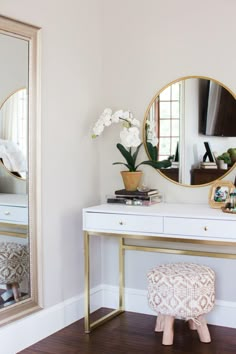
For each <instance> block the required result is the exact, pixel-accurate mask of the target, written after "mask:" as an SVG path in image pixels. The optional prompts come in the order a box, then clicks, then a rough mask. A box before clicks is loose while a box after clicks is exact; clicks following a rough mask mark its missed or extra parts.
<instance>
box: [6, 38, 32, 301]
mask: <svg viewBox="0 0 236 354" xmlns="http://www.w3.org/2000/svg"><path fill="white" fill-rule="evenodd" d="M0 48H1V53H2V54H1V57H0V76H1V89H0V95H1V99H2V102H3V103H2V104H1V106H0V162H1V163H0V185H1V187H0V214H1V216H0V218H1V219H0V222H1V223H0V308H6V307H9V306H10V305H12V304H15V303H18V302H20V301H22V300H24V299H27V298H28V297H29V296H30V282H29V279H30V278H29V274H30V273H29V271H30V267H29V264H30V260H29V238H28V191H27V186H26V184H27V180H26V174H27V163H26V161H27V146H28V137H27V132H28V129H27V125H28V124H27V121H28V116H27V112H28V97H27V96H28V95H27V88H26V87H27V86H28V81H29V76H28V72H29V62H28V52H29V43H28V41H26V40H24V39H21V38H15V37H14V36H11V35H5V34H0ZM6 73H7V75H6ZM19 86H20V87H24V88H20V89H18V87H19Z"/></svg>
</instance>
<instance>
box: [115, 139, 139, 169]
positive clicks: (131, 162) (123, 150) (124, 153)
mask: <svg viewBox="0 0 236 354" xmlns="http://www.w3.org/2000/svg"><path fill="white" fill-rule="evenodd" d="M116 147H117V149H118V150H119V151H120V153H121V155H122V156H123V157H124V158H125V160H126V162H127V164H128V165H129V166H131V167H132V171H135V162H134V159H133V157H132V155H131V153H130V152H129V151H128V150H126V148H125V147H124V146H123V145H122V144H120V143H118V144H116Z"/></svg>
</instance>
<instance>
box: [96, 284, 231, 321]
mask: <svg viewBox="0 0 236 354" xmlns="http://www.w3.org/2000/svg"><path fill="white" fill-rule="evenodd" d="M102 288H103V306H104V307H111V308H116V307H117V306H118V287H116V286H110V285H103V286H102ZM125 309H126V310H127V311H131V312H137V313H143V314H148V315H155V312H154V311H153V310H152V309H151V308H150V307H149V306H148V302H147V291H145V290H138V289H129V288H126V289H125ZM206 318H207V321H208V323H209V324H213V325H216V326H224V327H231V328H236V302H232V301H222V300H216V303H215V306H214V309H213V310H212V311H211V312H210V313H208V314H207V315H206Z"/></svg>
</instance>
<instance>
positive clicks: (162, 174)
mask: <svg viewBox="0 0 236 354" xmlns="http://www.w3.org/2000/svg"><path fill="white" fill-rule="evenodd" d="M187 79H205V80H211V81H213V82H215V83H217V84H218V85H220V86H222V87H223V88H225V89H226V90H227V91H228V92H229V93H230V94H231V95H232V96H233V97H234V99H236V94H234V92H233V91H232V90H230V89H229V88H228V87H227V86H226V85H224V84H223V83H221V82H220V81H218V80H215V79H213V78H210V77H207V76H197V75H195V76H194V75H193V76H183V77H180V78H178V79H176V80H174V81H172V82H170V83H168V84H167V85H165V86H164V87H163V88H162V89H160V90H159V91H158V92H157V93H156V94H155V96H154V97H153V98H152V100H151V101H150V103H149V105H148V107H147V109H146V111H145V115H144V120H143V142H144V148H145V151H146V154H147V156H148V158H149V159H150V154H149V152H148V149H147V144H146V122H147V119H148V115H149V112H150V109H151V106H152V105H153V103H154V101H155V100H156V99H157V98H158V96H159V95H160V94H161V93H162V92H163V91H164V90H166V89H167V88H168V87H170V86H171V85H173V84H175V83H178V82H180V81H183V80H187ZM235 166H236V163H234V164H233V165H232V166H231V167H230V169H229V170H228V171H227V172H225V173H224V174H223V175H222V176H221V177H217V178H216V179H215V180H212V181H211V182H208V183H203V184H194V185H192V184H185V183H181V182H177V181H174V180H173V179H171V178H169V177H168V176H166V175H165V174H164V173H163V172H162V171H161V170H157V172H158V173H159V174H160V175H161V176H162V177H164V178H165V179H167V180H168V181H170V182H172V183H174V184H177V185H180V186H184V187H191V188H195V187H196V188H198V187H204V186H208V185H211V184H212V183H214V182H215V181H216V180H221V179H222V178H224V177H226V176H227V175H228V174H229V173H231V172H232V171H233V169H234V168H235Z"/></svg>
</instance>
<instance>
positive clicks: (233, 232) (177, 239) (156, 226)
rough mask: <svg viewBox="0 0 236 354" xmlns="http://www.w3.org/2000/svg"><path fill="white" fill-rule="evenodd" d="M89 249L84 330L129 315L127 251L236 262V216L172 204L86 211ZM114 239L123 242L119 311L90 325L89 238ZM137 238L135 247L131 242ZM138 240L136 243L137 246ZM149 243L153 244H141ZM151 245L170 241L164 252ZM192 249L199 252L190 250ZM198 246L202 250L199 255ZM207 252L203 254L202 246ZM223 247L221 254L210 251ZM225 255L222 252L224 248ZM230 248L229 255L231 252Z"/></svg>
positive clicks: (203, 206) (107, 206)
mask: <svg viewBox="0 0 236 354" xmlns="http://www.w3.org/2000/svg"><path fill="white" fill-rule="evenodd" d="M83 230H84V248H85V331H86V332H87V333H89V332H90V331H91V330H92V329H93V328H95V327H97V326H98V325H100V324H102V323H104V322H105V321H107V320H108V319H111V318H113V317H114V316H117V315H118V314H120V313H121V312H123V311H124V252H125V250H139V251H150V252H159V253H160V252H162V253H175V254H183V255H198V256H207V257H218V258H236V214H235V215H234V214H227V213H223V212H222V211H221V210H219V209H211V208H210V207H209V206H208V205H206V204H168V203H160V204H155V205H153V206H148V207H141V206H126V205H116V204H103V205H98V206H94V207H90V208H86V209H84V210H83ZM90 235H94V236H109V237H116V238H119V242H120V247H119V274H120V276H119V289H120V291H119V309H117V310H114V311H113V312H111V313H110V314H109V315H107V316H104V317H102V318H100V319H99V320H98V321H96V322H93V323H91V322H90V270H89V268H90V267H89V263H90V259H89V258H90V257H89V237H90ZM128 239H132V244H127V240H128ZM135 240H137V243H136V244H135ZM140 240H145V241H147V243H152V245H150V246H149V245H148V246H147V245H146V242H145V246H143V245H140ZM150 241H160V243H161V242H163V241H165V242H167V243H168V244H169V245H170V246H168V247H160V246H158V245H156V244H155V245H153V242H150ZM175 243H176V244H177V243H182V244H183V245H186V244H187V245H188V247H187V249H186V248H184V249H180V248H178V247H176V248H175ZM191 245H194V247H192V248H191ZM196 245H201V249H200V250H197V249H196ZM205 246H206V247H207V250H203V249H202V247H205ZM213 246H214V247H215V248H216V247H217V246H220V247H219V252H218V250H217V251H215V250H214V251H210V250H209V247H213ZM224 247H225V249H226V251H222V249H224ZM228 249H229V250H230V251H228Z"/></svg>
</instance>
